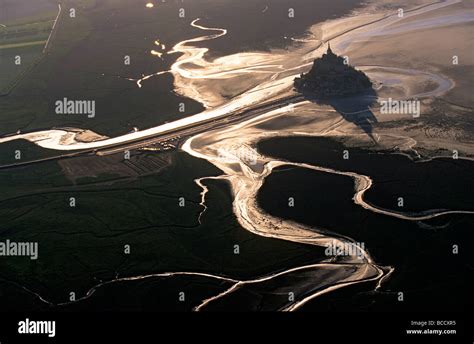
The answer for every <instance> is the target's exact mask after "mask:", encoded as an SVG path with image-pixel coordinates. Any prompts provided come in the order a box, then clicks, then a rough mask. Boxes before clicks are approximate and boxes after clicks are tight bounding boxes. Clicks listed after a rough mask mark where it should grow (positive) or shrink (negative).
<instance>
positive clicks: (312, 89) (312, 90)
mask: <svg viewBox="0 0 474 344" xmlns="http://www.w3.org/2000/svg"><path fill="white" fill-rule="evenodd" d="M294 86H295V88H296V90H297V91H298V92H301V93H304V94H306V95H308V96H310V97H311V98H315V99H320V100H327V99H330V98H337V97H345V96H352V95H358V94H365V93H367V92H370V91H371V90H372V82H371V81H370V79H369V78H368V77H367V75H365V74H364V73H363V72H361V71H359V70H357V69H355V68H354V67H352V66H350V65H349V64H348V63H346V62H345V60H344V58H342V57H341V56H338V55H336V54H334V53H333V52H332V50H331V46H330V45H329V44H328V50H327V52H326V53H325V54H324V55H323V56H322V57H321V58H318V59H316V60H314V63H313V67H312V68H311V70H310V71H309V72H308V73H306V74H301V75H300V77H297V78H295V81H294Z"/></svg>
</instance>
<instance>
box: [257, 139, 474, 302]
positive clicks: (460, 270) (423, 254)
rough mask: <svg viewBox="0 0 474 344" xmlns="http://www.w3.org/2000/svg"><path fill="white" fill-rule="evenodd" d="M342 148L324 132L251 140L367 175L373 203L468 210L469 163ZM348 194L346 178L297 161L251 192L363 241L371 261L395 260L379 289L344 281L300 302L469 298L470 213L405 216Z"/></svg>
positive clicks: (287, 214)
mask: <svg viewBox="0 0 474 344" xmlns="http://www.w3.org/2000/svg"><path fill="white" fill-rule="evenodd" d="M343 149H344V147H343V146H342V145H341V144H338V143H336V142H333V141H331V140H330V139H327V138H324V139H323V138H281V139H270V140H267V141H264V142H261V143H260V144H259V151H260V152H261V153H263V154H265V155H271V156H275V157H278V158H282V159H288V160H291V161H297V162H308V163H312V164H317V165H318V166H324V167H331V168H335V169H341V170H344V171H356V172H358V173H364V174H366V175H369V176H371V177H372V178H373V180H374V182H375V186H374V189H375V190H374V191H375V192H369V193H367V194H366V195H367V199H368V200H369V201H370V202H371V203H373V204H375V205H382V206H385V207H387V208H395V206H393V202H392V201H391V199H393V198H394V197H395V196H396V195H403V197H405V198H406V200H408V202H407V201H405V202H406V203H408V204H409V205H410V206H409V207H408V206H407V207H406V208H405V210H410V209H411V210H420V209H423V210H426V209H429V208H432V207H434V208H448V209H459V207H461V206H462V209H473V207H472V202H473V200H472V186H473V183H474V181H473V180H472V178H471V177H470V175H469V170H470V169H472V167H473V166H472V163H471V162H467V161H460V160H458V161H456V162H455V163H451V164H450V163H449V162H448V161H444V160H441V161H433V162H429V163H414V162H412V161H411V160H409V159H408V158H406V157H403V156H400V155H388V154H371V153H370V152H368V151H364V150H361V149H349V150H350V152H351V159H350V161H349V162H347V161H343V160H342V153H341V152H342V150H343ZM448 166H454V167H451V168H448ZM378 183H379V184H378ZM440 184H441V186H440ZM444 192H446V194H445V193H444ZM353 194H354V184H353V180H352V179H351V178H349V177H345V176H338V175H333V174H327V173H320V172H315V171H311V170H307V169H303V168H280V169H277V170H275V173H273V174H272V175H270V176H269V177H268V178H267V180H266V182H265V184H264V186H263V187H262V190H261V192H260V194H259V197H258V201H259V204H260V205H261V206H262V208H263V209H264V210H266V211H267V212H269V213H270V214H272V215H275V216H279V217H282V218H287V219H292V220H296V221H298V222H302V223H306V224H309V225H312V226H315V227H322V228H325V229H329V230H331V231H333V232H336V233H339V234H344V235H347V236H349V237H351V238H353V239H355V240H356V241H358V242H363V243H364V244H365V247H366V248H367V249H368V250H369V252H370V254H371V255H372V257H373V258H374V259H375V261H376V262H377V263H378V264H381V265H391V266H394V267H395V272H394V274H393V275H392V278H391V279H390V280H389V281H388V282H387V284H385V286H384V288H383V289H382V291H381V292H380V293H375V294H373V293H371V292H370V290H371V289H372V287H373V286H369V285H368V286H365V287H364V286H357V287H351V288H349V289H348V290H343V291H339V292H336V293H334V294H333V295H328V296H327V297H323V298H320V299H319V300H317V301H314V302H312V303H311V304H310V305H309V306H308V307H307V309H313V310H327V309H336V310H353V309H357V310H361V309H369V310H418V309H420V310H436V309H441V310H456V309H457V310H459V309H462V308H463V307H465V306H466V305H467V304H472V303H473V301H472V297H471V296H470V291H469V290H470V289H471V288H472V286H473V282H474V281H473V278H472V276H473V261H474V259H473V258H474V255H473V252H474V251H473V248H474V247H473V240H472V239H473V234H472V228H473V226H474V216H472V215H450V216H442V217H440V218H438V219H436V220H431V221H425V222H423V223H419V222H414V221H405V220H400V219H397V218H393V217H389V216H385V215H379V214H376V213H373V212H370V211H367V210H364V209H363V208H362V207H359V206H357V205H355V204H354V203H353V201H352V197H353ZM289 197H294V199H295V207H293V208H291V207H288V198H289ZM396 210H400V209H396ZM453 245H458V247H459V253H458V254H453ZM399 291H401V292H403V293H404V299H405V301H403V302H400V301H398V300H397V296H398V294H397V293H398V292H399ZM348 298H349V299H350V302H349V301H348V300H347V299H348Z"/></svg>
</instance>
